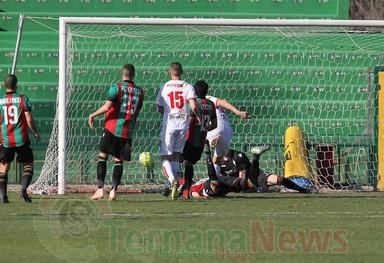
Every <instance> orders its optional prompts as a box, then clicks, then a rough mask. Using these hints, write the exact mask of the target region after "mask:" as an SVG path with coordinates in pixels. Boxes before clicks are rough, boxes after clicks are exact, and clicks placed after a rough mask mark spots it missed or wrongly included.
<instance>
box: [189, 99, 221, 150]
mask: <svg viewBox="0 0 384 263" xmlns="http://www.w3.org/2000/svg"><path fill="white" fill-rule="evenodd" d="M196 102H197V103H198V106H199V107H198V111H199V113H200V120H201V124H200V125H199V124H197V123H196V119H195V118H194V117H193V116H194V114H193V112H192V110H191V109H190V108H189V114H190V116H191V118H190V122H189V129H188V132H187V141H188V142H189V143H190V144H192V146H193V147H196V148H201V147H204V143H205V139H206V137H207V129H206V126H207V125H208V124H209V123H210V122H211V120H213V119H216V118H217V117H216V108H215V104H214V103H213V102H212V101H210V100H208V99H205V98H204V99H201V98H196Z"/></svg>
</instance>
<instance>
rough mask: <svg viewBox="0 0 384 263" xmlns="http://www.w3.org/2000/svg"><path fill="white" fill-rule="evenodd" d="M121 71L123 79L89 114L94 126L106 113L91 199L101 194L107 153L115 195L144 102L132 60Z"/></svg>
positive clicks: (100, 196) (101, 195)
mask: <svg viewBox="0 0 384 263" xmlns="http://www.w3.org/2000/svg"><path fill="white" fill-rule="evenodd" d="M121 73H122V81H120V82H117V83H116V84H113V85H112V86H111V88H110V89H109V91H108V97H107V101H106V102H105V103H104V105H103V106H101V107H100V108H99V109H98V110H97V111H95V112H93V113H92V114H91V115H89V118H88V123H89V126H90V127H91V128H93V121H94V118H95V117H97V116H99V115H102V114H105V128H104V133H103V135H102V137H101V140H100V145H99V161H98V163H97V180H98V189H97V191H96V192H95V194H94V195H93V196H92V197H91V199H92V200H98V199H102V198H103V197H104V181H105V175H106V173H107V164H106V162H107V159H108V155H112V156H113V162H114V165H113V173H112V189H111V191H110V193H109V200H110V201H112V200H115V199H116V192H117V187H118V186H119V184H120V181H121V176H122V174H123V162H124V161H130V160H131V151H132V137H133V133H134V130H135V125H136V120H137V117H138V116H139V113H140V110H141V107H142V105H143V100H144V91H143V90H142V89H141V88H140V87H138V86H136V85H135V83H134V82H133V80H134V78H135V67H134V66H133V65H132V64H125V65H124V66H123V68H122V70H121Z"/></svg>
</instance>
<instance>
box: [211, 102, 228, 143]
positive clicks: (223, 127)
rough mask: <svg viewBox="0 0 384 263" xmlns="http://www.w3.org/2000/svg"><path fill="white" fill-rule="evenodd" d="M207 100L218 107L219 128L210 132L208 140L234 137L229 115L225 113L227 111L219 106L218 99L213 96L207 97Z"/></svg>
mask: <svg viewBox="0 0 384 263" xmlns="http://www.w3.org/2000/svg"><path fill="white" fill-rule="evenodd" d="M206 98H207V99H209V100H210V101H212V102H213V103H214V104H215V106H216V116H217V127H216V129H213V130H212V131H209V132H208V134H207V139H208V140H210V139H213V138H215V137H217V136H225V137H228V136H230V137H232V133H233V131H232V127H231V123H230V122H229V118H228V115H227V114H226V113H225V109H223V108H222V107H219V106H218V105H217V101H218V98H215V97H213V96H206Z"/></svg>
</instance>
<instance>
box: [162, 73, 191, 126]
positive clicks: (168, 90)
mask: <svg viewBox="0 0 384 263" xmlns="http://www.w3.org/2000/svg"><path fill="white" fill-rule="evenodd" d="M195 98H196V95H195V90H194V88H193V87H192V85H190V84H188V83H187V82H185V81H184V80H170V81H168V82H167V83H165V84H164V85H163V86H162V87H161V88H160V91H159V94H158V95H157V101H156V103H157V105H159V106H161V107H163V108H164V114H163V124H162V129H167V130H185V129H188V100H190V99H195Z"/></svg>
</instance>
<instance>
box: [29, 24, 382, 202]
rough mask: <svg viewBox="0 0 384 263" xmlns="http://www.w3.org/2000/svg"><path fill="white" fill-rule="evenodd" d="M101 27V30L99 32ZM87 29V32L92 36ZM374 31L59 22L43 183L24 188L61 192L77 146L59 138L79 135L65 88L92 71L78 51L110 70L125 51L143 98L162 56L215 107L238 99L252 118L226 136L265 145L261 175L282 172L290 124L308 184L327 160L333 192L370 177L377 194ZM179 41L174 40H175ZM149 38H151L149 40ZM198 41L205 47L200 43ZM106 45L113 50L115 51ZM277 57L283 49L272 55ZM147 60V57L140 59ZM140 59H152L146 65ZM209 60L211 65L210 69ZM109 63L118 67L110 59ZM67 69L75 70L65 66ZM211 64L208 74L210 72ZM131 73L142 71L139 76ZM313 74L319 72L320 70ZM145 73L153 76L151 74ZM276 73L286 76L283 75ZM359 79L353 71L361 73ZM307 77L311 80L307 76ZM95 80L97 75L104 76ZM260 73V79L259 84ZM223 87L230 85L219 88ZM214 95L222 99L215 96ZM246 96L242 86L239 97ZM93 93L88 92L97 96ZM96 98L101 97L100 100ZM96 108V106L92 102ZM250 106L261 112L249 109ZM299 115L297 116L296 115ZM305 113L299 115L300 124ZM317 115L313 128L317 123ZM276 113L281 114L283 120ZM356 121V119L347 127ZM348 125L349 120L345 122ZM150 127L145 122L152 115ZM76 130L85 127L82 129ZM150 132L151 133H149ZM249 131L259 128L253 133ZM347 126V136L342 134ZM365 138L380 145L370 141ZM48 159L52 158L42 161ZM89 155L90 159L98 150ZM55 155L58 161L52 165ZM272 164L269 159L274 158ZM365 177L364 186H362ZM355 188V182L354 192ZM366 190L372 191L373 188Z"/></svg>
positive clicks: (238, 143)
mask: <svg viewBox="0 0 384 263" xmlns="http://www.w3.org/2000/svg"><path fill="white" fill-rule="evenodd" d="M109 26H110V28H108V27H109ZM72 27H73V28H72ZM93 27H94V29H92V28H93ZM383 29H384V21H375V20H370V21H362V20H302V19H290V20H286V19H181V18H175V19H171V18H169V19H168V18H102V17H60V22H59V87H58V97H57V113H56V118H55V122H54V127H53V131H52V136H51V140H50V142H49V144H50V145H49V147H48V151H47V157H46V163H45V164H44V167H43V171H42V175H41V177H42V178H39V180H40V179H41V180H40V181H39V180H38V181H37V182H36V183H35V185H34V186H33V187H34V189H35V190H41V189H43V188H46V187H48V186H50V185H51V186H52V184H57V191H58V193H59V194H64V193H65V189H66V187H65V183H66V181H67V180H66V178H67V176H66V175H67V173H68V169H67V168H68V167H67V166H68V164H69V161H70V160H68V148H70V147H72V149H71V151H76V149H75V148H76V147H74V145H71V143H70V142H69V140H68V132H69V131H68V129H74V128H76V129H77V128H78V127H76V126H73V125H72V124H70V123H69V122H70V120H68V114H67V113H68V110H71V107H74V106H70V104H71V103H72V101H68V100H69V98H68V96H69V95H68V94H69V91H68V89H71V85H70V82H71V83H72V82H73V83H75V82H76V80H73V78H74V77H73V75H74V74H83V73H82V72H81V70H83V69H84V71H86V69H91V68H92V67H93V65H91V64H89V65H86V64H85V63H86V61H88V60H87V59H83V60H80V59H78V58H79V57H82V56H84V57H87V54H85V55H83V54H82V53H81V52H87V50H86V49H89V50H94V51H95V52H96V53H93V54H91V55H90V56H94V57H96V58H95V59H94V60H93V62H95V61H96V62H97V63H99V62H103V63H106V64H108V65H110V64H109V63H112V64H113V63H114V61H113V59H114V58H115V56H119V55H120V54H115V53H119V52H115V50H119V51H120V50H124V48H127V49H126V51H125V52H127V54H129V56H128V55H126V54H122V55H121V56H122V57H124V58H128V59H129V58H130V59H131V60H130V61H128V60H127V61H126V62H127V63H129V62H132V63H134V64H135V60H138V59H143V60H145V61H147V63H148V64H147V65H144V64H143V63H140V66H139V70H138V75H140V74H147V75H148V76H153V75H156V76H158V77H157V78H158V79H157V81H158V83H153V82H150V81H149V80H145V78H141V81H142V82H143V84H141V83H140V82H138V84H139V85H143V86H144V89H145V88H146V85H148V86H151V93H150V95H149V97H150V98H151V99H152V100H153V95H154V92H153V87H154V85H157V86H160V85H161V83H164V82H165V81H166V78H164V69H165V67H166V66H167V64H166V63H164V60H160V59H157V58H161V57H162V56H163V57H166V56H170V59H172V60H177V59H178V58H180V59H181V60H182V61H186V60H187V59H186V58H188V57H192V58H191V65H192V64H193V67H194V68H196V71H198V72H197V73H191V71H190V70H188V63H187V65H186V69H187V73H186V74H185V75H186V80H187V81H191V82H192V81H196V80H197V79H198V78H205V79H207V81H208V83H209V84H210V86H211V89H214V91H213V93H214V95H216V96H222V95H223V96H224V98H227V99H231V98H228V97H226V96H228V95H229V94H231V93H230V91H231V90H232V87H231V86H230V85H234V86H236V87H238V90H234V92H237V93H236V94H235V95H236V96H238V97H237V98H236V97H232V99H235V100H237V102H238V103H239V104H240V106H241V107H243V108H244V109H249V110H251V111H253V112H251V119H250V120H247V121H246V122H244V123H241V122H239V121H237V120H236V119H235V118H232V121H233V122H234V126H235V128H234V132H235V134H236V133H238V134H237V139H234V142H233V145H234V146H235V147H242V149H243V150H247V149H249V147H248V148H247V145H248V146H250V145H251V144H252V143H255V144H257V143H272V144H274V149H275V150H274V152H273V153H272V154H271V155H268V160H264V164H265V165H267V166H270V169H272V170H273V171H274V172H277V173H278V172H280V173H282V171H283V165H284V160H283V158H282V156H283V152H284V149H283V147H282V146H283V145H284V144H283V142H282V139H281V138H283V137H284V134H283V132H282V127H283V126H285V128H288V127H289V125H290V124H291V125H299V126H302V128H303V131H304V133H306V134H307V135H308V137H309V140H313V141H314V142H311V143H312V144H313V145H314V146H313V149H311V154H310V155H311V158H312V161H311V166H312V173H313V176H314V177H319V176H320V177H321V176H322V175H321V172H319V169H320V168H319V167H317V161H318V160H317V159H316V162H315V160H314V159H315V158H320V161H319V163H320V164H321V163H326V162H327V161H328V162H329V163H331V164H330V166H329V167H327V168H326V170H325V171H326V172H327V173H329V174H330V175H331V176H332V177H337V178H338V179H337V180H339V181H341V182H342V183H340V185H341V186H340V189H344V188H345V189H356V188H355V187H351V188H350V187H349V186H357V185H361V184H366V183H365V181H372V178H373V177H375V178H376V179H374V180H376V181H377V178H379V182H378V184H377V186H380V187H378V188H380V189H382V188H383V185H384V177H383V176H379V177H378V175H377V174H376V175H372V172H373V170H375V169H372V168H369V167H376V166H377V161H379V163H378V169H377V170H378V171H377V170H376V172H377V173H378V174H379V175H381V174H384V173H383V171H384V167H383V164H382V163H381V162H382V160H381V159H382V157H381V155H380V153H381V150H380V149H381V147H380V142H381V139H380V138H381V137H382V136H384V134H383V135H382V134H381V132H383V133H384V129H383V128H382V125H381V121H380V120H377V119H376V118H378V116H376V115H374V116H372V111H375V110H376V109H375V108H374V107H375V106H373V105H379V109H378V110H379V112H380V109H381V106H380V105H381V104H380V102H379V103H378V104H377V103H374V100H376V99H377V95H379V97H378V99H379V100H380V94H381V93H380V92H377V91H375V90H374V88H373V86H372V84H371V83H369V80H368V79H370V78H372V74H373V71H374V68H375V67H376V66H377V65H379V64H384V58H383V57H378V58H377V57H376V55H377V56H379V54H377V51H378V46H379V43H381V44H382V43H384V37H383V35H384V31H383ZM146 30H147V31H146ZM161 30H165V33H166V32H169V34H171V32H172V30H174V31H176V32H177V30H180V31H183V32H182V33H180V35H177V36H175V37H176V38H177V39H178V40H179V41H183V42H182V43H181V44H180V46H179V47H178V48H174V49H172V48H171V44H172V41H173V40H172V39H169V40H168V41H169V47H170V50H169V53H170V54H166V51H167V50H166V48H167V44H166V41H167V39H166V37H165V33H163V34H161V33H162V31H161ZM159 32H161V33H159ZM103 34H110V35H103ZM182 34H183V36H181V35H182ZM188 34H191V35H188ZM328 35H329V36H328ZM155 37H158V39H156V38H155ZM199 37H200V38H199ZM321 37H324V38H326V40H325V41H330V42H332V41H333V42H332V43H334V44H335V45H339V44H340V43H338V42H337V41H338V40H339V41H340V40H342V41H346V44H345V46H343V45H340V46H337V47H336V48H334V49H333V47H332V46H330V45H327V43H321V44H319V45H317V42H316V41H319V40H321ZM74 38H84V39H88V40H89V41H85V40H84V41H83V42H81V41H80V42H78V43H77V42H76V43H75V41H74V40H73V39H74ZM113 38H117V39H118V41H119V42H112V41H111V39H113ZM203 38H204V39H205V40H206V42H204V41H203V40H202V39H203ZM333 38H335V39H336V40H334V39H333ZM103 41H106V43H103ZM108 41H110V42H108ZM154 41H158V42H159V44H158V46H156V45H154V43H153V42H154ZM231 41H232V42H231ZM247 41H249V42H247ZM257 41H265V43H256V42H257ZM274 41H281V42H279V43H277V44H276V47H275V48H274V47H273V45H274ZM381 41H383V42H381ZM88 42H89V43H88ZM241 43H243V44H241ZM91 44H95V46H91ZM111 45H116V49H114V47H112V46H111ZM231 45H232V46H231ZM241 45H243V46H241ZM271 45H272V46H271ZM268 46H269V48H268ZM259 47H261V48H262V52H259V50H258V48H259ZM151 48H152V49H151ZM215 48H217V50H215ZM239 48H240V50H239ZM242 48H243V49H242ZM280 48H281V49H282V50H281V52H280ZM97 51H100V54H97ZM103 52H104V53H107V52H109V54H107V55H105V56H104V53H103ZM146 52H148V53H150V52H152V53H150V55H146ZM193 52H194V53H193ZM279 52H280V53H279ZM322 52H323V54H322ZM101 53H103V54H101ZM120 53H121V52H120ZM154 53H156V54H155V55H157V57H156V56H155V55H153V54H154ZM192 53H193V54H192ZM261 53H262V54H261ZM131 55H132V56H131ZM97 56H99V58H98V57H97ZM371 56H372V57H373V56H375V59H372V62H370V61H369V59H370V57H371ZM147 57H150V58H152V57H153V58H155V59H154V60H153V61H151V60H150V59H147ZM340 57H341V58H340ZM87 58H88V57H87ZM77 59H78V61H77ZM204 59H206V60H204ZM210 59H212V60H215V61H213V62H212V61H209V60H210ZM288 60H289V61H288ZM117 61H118V63H120V60H119V59H117ZM207 61H208V62H207ZM253 61H254V62H253ZM76 62H78V63H79V64H73V63H76ZM168 62H169V63H170V62H172V61H171V60H170V61H168ZM346 62H347V63H350V65H347V64H345V63H346ZM359 62H362V63H364V68H363V66H361V65H359V64H358V63H359ZM82 63H83V64H82ZM290 63H291V64H290ZM80 64H81V66H82V67H83V69H76V70H78V71H79V72H80V73H79V72H75V68H76V67H78V66H80ZM213 64H214V66H212V65H213ZM280 64H282V66H281V65H280ZM114 66H115V67H118V66H121V65H114ZM191 67H192V66H191ZM284 67H285V68H284ZM140 68H142V69H143V71H144V72H143V71H142V72H140ZM322 68H325V69H326V70H324V71H322V70H321V69H322ZM95 69H97V70H95ZM152 69H154V71H151V70H152ZM285 69H287V71H289V72H288V73H285ZM111 70H112V69H111ZM220 70H225V72H220ZM268 70H270V71H268ZM332 70H334V72H332ZM358 70H361V72H360V71H358ZM355 71H356V72H357V73H356V72H355ZM92 72H101V73H100V75H101V76H100V77H99V80H100V81H102V82H103V84H101V85H104V86H105V85H106V83H109V84H112V82H113V81H117V80H118V78H119V74H115V79H109V78H108V77H109V75H110V74H111V72H106V73H105V72H104V71H103V68H102V66H101V64H97V65H95V66H94V68H93V71H92ZM113 72H114V73H116V72H118V71H117V68H114V69H113ZM207 72H208V73H207ZM351 72H352V73H351ZM309 73H310V74H313V75H311V76H309V75H308V74H309ZM355 73H356V74H355ZM84 74H85V73H84ZM103 74H105V77H104V75H103ZM151 74H152V75H151ZM263 74H265V75H266V76H267V77H262V75H263ZM107 75H108V76H107ZM212 76H213V77H212ZM222 76H224V78H225V79H224V80H223V81H221V79H220V77H222ZM239 76H246V77H247V78H249V79H250V80H248V79H246V80H245V81H244V83H240V82H238V81H239V79H241V77H239ZM210 77H211V79H210ZM315 78H318V79H317V80H316V79H315ZM94 79H97V78H96V77H95V76H89V80H88V81H90V82H92V81H94ZM258 79H260V80H262V81H260V83H257V82H256V83H253V82H252V81H255V80H258ZM362 79H367V83H366V85H365V87H364V84H360V86H361V87H357V84H355V83H354V81H355V80H358V81H360V82H363V81H362ZM82 81H83V80H82ZM226 82H228V83H229V84H225V83H226ZM82 85H83V87H84V86H87V83H82ZM348 86H353V87H354V88H355V89H356V90H359V91H360V90H361V94H356V92H355V91H354V92H348V90H346V89H347V88H348ZM87 87H88V86H87ZM215 87H220V88H224V89H226V90H225V91H223V90H220V89H215ZM247 87H249V89H248V90H247ZM105 88H106V87H104V90H105ZM364 88H365V89H364ZM75 89H77V87H75ZM227 91H229V92H227ZM94 92H95V93H97V92H98V91H94ZM252 92H254V93H252ZM305 92H307V94H306V93H305ZM311 92H312V93H311ZM326 92H328V93H326ZM313 93H316V94H313ZM273 94H280V95H281V96H282V97H280V98H278V97H273ZM99 95H100V96H101V97H103V94H99ZM360 95H361V96H360ZM263 96H264V97H263ZM284 96H285V97H287V96H288V97H289V98H287V103H285V102H284V98H285V97H284ZM343 96H346V97H348V98H349V99H351V100H352V101H353V103H349V102H348V99H346V98H343ZM327 98H329V99H330V103H329V104H327V103H325V105H324V108H323V106H322V105H321V104H319V102H317V101H316V100H320V101H321V100H323V101H325V100H326V99H327ZM83 99H85V97H84V98H83ZM303 99H307V100H308V101H310V102H311V103H312V104H311V105H309V104H308V105H301V104H300V101H301V100H303ZM333 99H335V100H337V103H334V104H332V103H331V102H332V100H333ZM70 100H72V98H71V99H70ZM95 101H98V99H96V100H95ZM152 102H153V101H152ZM259 102H260V104H262V105H258V103H259ZM274 102H277V103H278V106H274V105H273V103H274ZM290 103H291V104H290ZM364 103H366V106H362V105H363V104H364ZM299 104H300V105H299ZM76 105H77V107H78V108H77V109H76V110H79V111H80V110H82V109H81V105H79V104H76ZM96 105H97V104H96V103H95V104H93V106H95V107H96ZM148 107H149V106H148ZM279 107H280V108H279ZM360 107H363V108H360ZM86 110H88V111H90V110H91V109H89V108H86ZM300 110H301V111H304V112H300ZM305 111H307V113H308V114H307V115H306V112H305ZM317 112H318V119H319V120H316V113H317ZM284 113H286V116H285V115H284ZM268 114H269V115H268ZM355 114H357V115H358V116H359V118H358V119H357V120H352V119H353V118H354V117H355ZM80 115H81V116H82V114H78V115H77V116H80ZM83 115H84V114H83ZM256 115H257V116H256ZM378 115H380V114H378ZM84 116H85V115H84ZM84 116H83V117H84ZM314 116H315V117H314ZM348 116H349V118H350V119H351V120H348ZM252 117H253V118H254V119H252ZM256 117H257V118H256ZM151 118H154V117H153V116H151ZM364 118H366V120H364ZM158 119H160V116H158ZM77 121H78V120H77ZM150 121H154V120H152V119H151V120H149V121H148V123H149V122H150ZM262 121H265V123H267V124H270V130H267V129H268V127H267V125H264V124H263V125H261V124H260V122H262ZM84 122H85V120H84ZM375 123H378V125H379V127H378V129H376V128H375V129H372V125H374V124H375ZM55 125H56V126H55ZM79 125H84V123H81V124H79ZM148 125H151V124H148ZM156 125H157V124H156ZM156 125H154V126H153V127H156ZM257 125H259V126H260V127H256V126H257ZM348 125H350V126H351V127H348ZM261 126H262V127H261ZM352 126H353V127H352ZM151 127H152V126H151ZM157 127H158V126H157ZM140 128H141V129H143V128H145V127H140V126H139V127H138V129H140ZM79 129H80V130H81V132H80V133H78V134H77V133H76V134H75V135H73V134H72V135H71V136H80V135H79V134H81V135H82V136H84V138H82V142H83V143H95V144H97V139H95V138H92V139H88V138H86V136H88V135H87V134H89V133H88V132H84V131H83V130H82V128H79ZM374 131H376V132H378V133H379V134H378V136H376V135H377V134H374V133H375V132H374ZM343 132H345V133H346V135H344V134H343ZM240 138H241V139H240ZM276 138H277V139H276ZM374 138H379V139H378V141H374ZM152 139H153V138H152ZM255 140H263V141H255ZM242 142H246V143H247V145H246V146H243V145H242ZM144 143H148V144H149V143H152V141H144ZM374 143H377V144H378V149H379V150H378V153H377V152H370V151H371V150H369V149H371V148H370V146H372V144H374ZM322 145H334V147H333V146H332V152H333V154H332V158H331V159H332V160H331V159H329V160H328V159H327V158H328V157H326V156H325V155H326V154H325V153H322V152H320V151H321V149H322V147H321V146H322ZM144 148H145V149H148V147H144V146H143V147H141V148H140V149H144ZM155 148H156V147H154V146H151V147H150V149H151V152H153V153H154V151H155ZM92 149H95V148H92ZM319 149H320V150H319ZM279 152H280V153H279ZM368 152H369V153H368ZM49 154H53V155H52V156H51V157H50V156H49ZM93 154H94V155H95V156H96V155H97V151H95V152H94V153H93ZM56 155H57V157H55V156H56ZM322 155H324V156H323V157H324V159H323V160H321V156H322ZM73 156H76V154H75V155H72V158H73ZM276 156H278V157H277V158H276ZM316 156H317V157H316ZM319 156H320V157H319ZM55 158H57V159H55ZM53 159H55V160H53ZM272 159H273V160H272ZM326 159H327V160H326ZM85 162H87V161H85ZM315 163H316V164H315ZM364 167H365V168H364ZM354 169H358V171H354ZM364 169H365V170H364ZM85 170H87V169H85ZM368 170H369V171H368ZM199 172H201V174H200V176H202V175H203V172H202V171H199V170H198V173H199ZM336 173H338V174H336ZM357 173H360V174H359V175H358V174H357ZM362 177H364V178H362ZM365 177H370V178H369V180H368V179H366V178H365ZM360 179H361V182H363V183H360V181H359V180H360ZM335 181H336V179H335ZM332 182H333V181H332ZM141 183H142V181H140V182H139V184H141ZM144 183H145V182H144ZM156 184H161V181H159V180H158V181H156ZM329 184H330V183H329ZM333 185H336V183H333ZM345 186H347V187H345ZM373 187H376V185H374V186H373ZM335 189H339V187H335Z"/></svg>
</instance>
